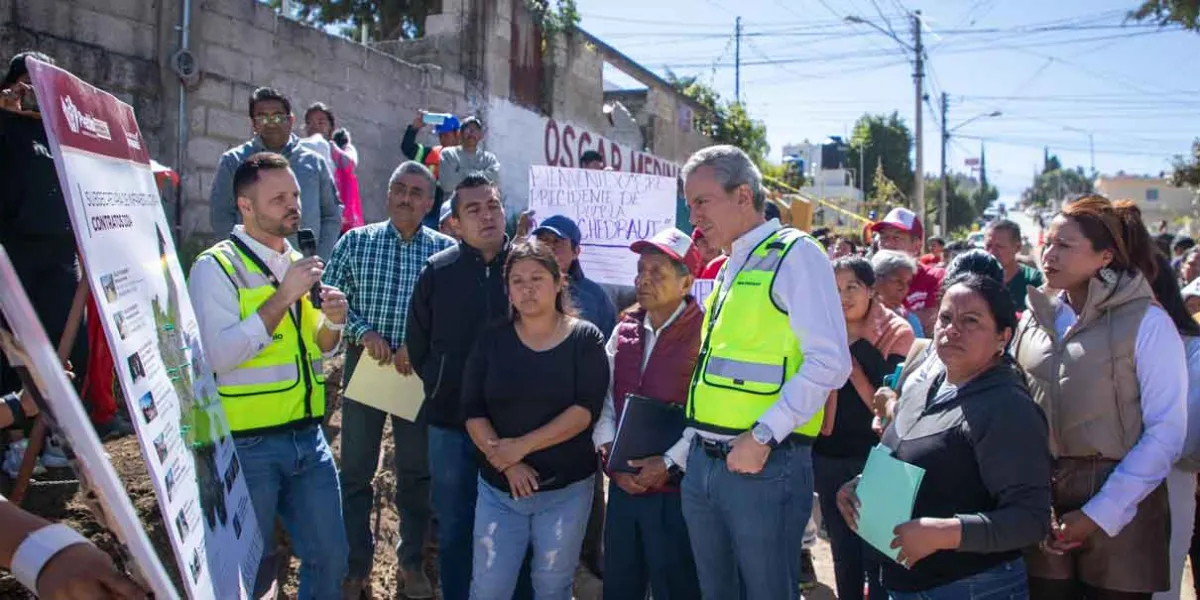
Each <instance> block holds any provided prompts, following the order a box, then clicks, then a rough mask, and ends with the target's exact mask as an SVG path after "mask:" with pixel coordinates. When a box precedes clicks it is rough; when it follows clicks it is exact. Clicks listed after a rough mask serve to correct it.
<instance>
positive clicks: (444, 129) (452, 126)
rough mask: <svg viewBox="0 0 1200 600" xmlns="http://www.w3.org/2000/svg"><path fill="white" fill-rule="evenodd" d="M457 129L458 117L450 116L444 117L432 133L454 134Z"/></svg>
mask: <svg viewBox="0 0 1200 600" xmlns="http://www.w3.org/2000/svg"><path fill="white" fill-rule="evenodd" d="M458 128H459V124H458V117H456V116H454V115H450V116H449V117H446V120H445V121H442V124H441V125H438V126H437V127H434V128H433V132H434V133H436V134H438V135H443V134H446V133H454V132H455V131H458Z"/></svg>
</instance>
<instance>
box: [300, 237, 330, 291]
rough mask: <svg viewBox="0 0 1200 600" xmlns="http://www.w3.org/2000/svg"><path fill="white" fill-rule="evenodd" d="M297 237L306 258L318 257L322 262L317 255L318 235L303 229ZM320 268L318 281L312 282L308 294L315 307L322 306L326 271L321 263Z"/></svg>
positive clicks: (318, 260) (318, 259)
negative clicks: (322, 283)
mask: <svg viewBox="0 0 1200 600" xmlns="http://www.w3.org/2000/svg"><path fill="white" fill-rule="evenodd" d="M296 239H297V240H298V241H299V242H300V252H302V253H303V254H304V256H305V258H316V259H317V262H318V263H320V257H319V256H317V236H316V235H313V230H311V229H301V230H300V231H299V232H298V233H297V234H296ZM320 268H321V272H319V273H317V277H316V281H314V282H313V283H312V288H311V290H310V291H309V294H308V297H309V299H310V300H312V305H313V308H321V273H323V272H324V265H323V264H321V267H320Z"/></svg>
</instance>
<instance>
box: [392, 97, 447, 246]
mask: <svg viewBox="0 0 1200 600" xmlns="http://www.w3.org/2000/svg"><path fill="white" fill-rule="evenodd" d="M426 114H427V112H426V111H424V110H419V111H417V116H416V117H415V118H414V119H413V121H412V123H410V124H409V125H408V127H406V128H405V129H404V138H403V139H402V140H400V152H403V153H404V156H407V157H408V158H409V159H410V160H415V161H417V162H419V163H421V164H423V165H425V166H426V167H429V171H430V172H431V173H433V179H434V181H437V179H438V170H439V169H440V167H441V164H442V150H445V149H446V148H452V147H454V146H457V145H458V144H459V142H460V138H459V129H460V125H459V122H458V117H456V116H454V115H450V116H448V117H446V119H445V120H443V121H442V123H441V125H438V126H437V127H435V128H434V129H433V132H434V133H436V134H437V136H438V142H439V143H438V145H437V146H432V147H431V146H426V145H424V144H419V143H417V134H418V133H420V131H421V128H423V127H425V115H426ZM444 199H445V193H444V192H443V191H442V188H441V187H440V186H434V193H433V208H431V209H430V210H429V214H427V215H425V218H424V219H423V220H422V222H421V224H422V225H424V226H426V227H429V228H430V229H437V228H438V215H439V214H440V210H441V207H442V204H443V201H444Z"/></svg>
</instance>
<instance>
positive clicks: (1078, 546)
mask: <svg viewBox="0 0 1200 600" xmlns="http://www.w3.org/2000/svg"><path fill="white" fill-rule="evenodd" d="M1153 252H1154V245H1153V243H1152V241H1151V240H1150V237H1149V234H1148V233H1147V231H1146V228H1145V225H1144V224H1143V223H1142V220H1141V213H1140V211H1139V210H1138V208H1137V207H1136V206H1134V205H1133V203H1132V202H1128V201H1121V202H1116V203H1113V202H1110V201H1109V200H1108V199H1107V198H1104V197H1102V196H1096V195H1092V196H1087V197H1084V198H1081V199H1079V200H1077V201H1075V202H1072V203H1071V204H1069V205H1067V207H1066V208H1064V209H1063V211H1062V213H1060V214H1059V215H1058V216H1056V217H1055V218H1054V219H1053V221H1051V223H1050V226H1049V231H1048V234H1047V236H1046V246H1045V248H1044V249H1043V255H1042V270H1043V272H1044V273H1045V275H1046V288H1049V289H1045V290H1043V291H1038V290H1030V295H1029V310H1028V311H1026V313H1025V315H1024V317H1023V319H1022V320H1021V323H1020V325H1018V327H1017V333H1016V336H1015V339H1014V344H1013V353H1014V355H1015V358H1016V360H1017V362H1018V363H1019V364H1020V365H1021V366H1022V367H1023V368H1024V369H1025V371H1026V374H1027V377H1028V381H1029V386H1030V391H1031V392H1032V393H1033V396H1034V399H1035V400H1036V401H1037V403H1038V404H1039V405H1040V406H1041V407H1042V409H1043V410H1044V411H1045V413H1046V417H1047V419H1048V421H1049V423H1050V451H1051V454H1052V455H1053V456H1054V458H1055V469H1054V479H1053V482H1052V483H1053V488H1052V490H1053V501H1052V502H1053V508H1054V513H1053V514H1054V517H1053V519H1054V522H1053V524H1052V525H1053V533H1052V535H1051V536H1050V538H1048V539H1047V540H1046V541H1045V542H1044V543H1043V544H1042V545H1041V546H1040V547H1039V548H1038V549H1034V550H1031V551H1029V552H1028V553H1027V555H1026V562H1027V565H1028V570H1029V575H1030V595H1031V597H1032V598H1033V599H1034V600H1038V599H1041V598H1046V599H1049V598H1054V599H1056V600H1063V599H1065V600H1069V599H1073V598H1088V599H1104V600H1107V599H1141V598H1144V599H1146V600H1149V598H1150V597H1151V594H1152V593H1153V592H1157V591H1165V590H1167V589H1169V587H1170V584H1171V581H1170V567H1169V563H1170V561H1169V558H1168V542H1169V537H1170V517H1169V515H1168V508H1167V505H1168V500H1167V489H1166V486H1165V485H1164V479H1165V478H1166V477H1167V474H1168V473H1170V471H1171V467H1172V466H1173V465H1174V463H1175V460H1176V459H1177V458H1178V456H1179V453H1180V450H1181V448H1182V446H1183V441H1184V436H1185V433H1186V422H1187V411H1186V396H1187V368H1186V363H1185V358H1184V348H1183V342H1182V341H1181V339H1180V337H1179V333H1178V332H1177V331H1176V328H1175V325H1174V323H1173V322H1172V321H1171V318H1170V317H1169V316H1168V315H1167V313H1166V312H1165V311H1164V310H1163V309H1162V308H1160V307H1159V306H1158V305H1157V304H1155V301H1154V300H1155V299H1154V293H1153V291H1152V290H1151V288H1150V284H1149V283H1148V282H1149V281H1152V280H1153V279H1154V277H1155V276H1156V274H1157V271H1158V265H1157V263H1156V261H1155V260H1154V254H1153Z"/></svg>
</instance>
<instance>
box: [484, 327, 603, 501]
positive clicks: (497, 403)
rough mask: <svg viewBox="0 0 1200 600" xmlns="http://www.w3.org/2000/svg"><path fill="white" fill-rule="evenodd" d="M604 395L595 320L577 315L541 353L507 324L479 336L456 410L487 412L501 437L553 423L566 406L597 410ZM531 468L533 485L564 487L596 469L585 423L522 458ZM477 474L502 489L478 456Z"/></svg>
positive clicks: (498, 478) (497, 476) (599, 337)
mask: <svg viewBox="0 0 1200 600" xmlns="http://www.w3.org/2000/svg"><path fill="white" fill-rule="evenodd" d="M606 393H608V357H607V356H606V355H605V353H604V336H603V335H602V334H601V333H600V330H599V329H597V328H596V326H595V325H592V324H591V323H588V322H586V321H582V320H576V321H575V323H574V324H573V325H572V326H571V332H570V333H569V334H568V335H567V338H566V339H565V340H563V341H562V343H560V344H559V345H557V346H555V347H554V348H551V349H549V350H546V351H543V352H536V351H534V350H532V349H530V348H529V347H528V346H526V345H525V344H524V343H523V342H522V341H521V339H520V338H519V337H517V331H516V328H515V326H514V325H513V324H512V323H501V324H499V325H496V326H493V327H490V328H488V329H487V330H485V331H484V332H483V334H482V335H480V337H479V340H478V341H477V342H476V344H475V349H474V350H473V351H472V352H471V356H470V358H468V359H467V365H466V369H465V371H464V373H463V408H464V412H465V416H466V418H467V419H468V420H470V419H476V418H486V419H488V420H489V421H491V423H492V427H493V428H495V430H496V434H497V435H498V436H500V437H501V438H516V437H520V436H522V435H525V434H527V433H529V432H531V431H534V430H536V429H538V428H539V427H542V426H544V425H546V424H547V423H549V422H550V421H553V420H554V419H555V418H557V417H558V416H559V415H560V414H562V413H563V411H565V410H567V409H568V408H570V407H572V406H581V407H583V408H585V409H587V410H588V412H590V413H591V414H592V423H593V424H594V423H595V422H596V419H597V418H598V417H599V416H600V408H601V406H603V404H604V395H605V394H606ZM524 462H525V464H527V465H529V466H530V467H532V468H533V469H534V470H535V471H537V472H538V477H539V480H540V481H541V484H540V485H539V489H540V490H543V491H545V490H553V489H558V488H562V487H566V486H568V485H570V484H572V483H575V482H577V481H581V480H583V479H586V478H587V477H588V476H589V475H592V474H593V473H595V472H596V452H595V449H594V448H593V447H592V425H588V427H587V429H585V430H584V431H581V432H580V433H579V435H576V436H575V437H573V438H571V439H569V440H567V441H565V442H562V443H561V444H558V445H556V446H551V447H550V448H545V449H543V450H539V451H537V452H534V453H533V454H530V455H529V456H526V457H525V460H524ZM479 465H480V474H481V475H482V476H483V479H484V481H486V482H488V483H489V484H491V485H492V486H493V487H495V488H497V489H501V490H505V491H508V479H507V478H506V477H505V476H504V475H503V474H501V473H500V472H498V471H496V469H495V468H493V467H492V465H491V464H490V463H488V461H487V459H486V458H484V456H483V454H482V453H480V454H479Z"/></svg>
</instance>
